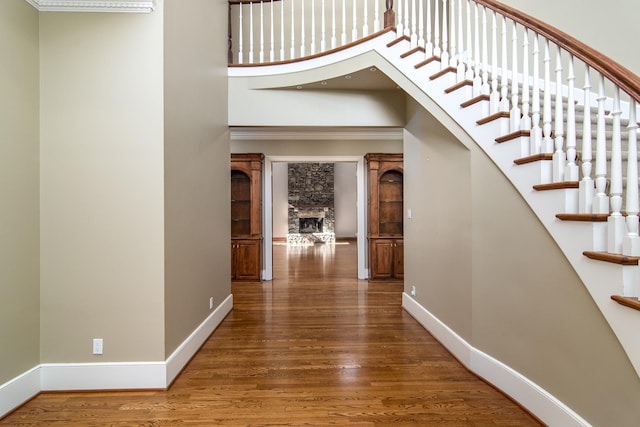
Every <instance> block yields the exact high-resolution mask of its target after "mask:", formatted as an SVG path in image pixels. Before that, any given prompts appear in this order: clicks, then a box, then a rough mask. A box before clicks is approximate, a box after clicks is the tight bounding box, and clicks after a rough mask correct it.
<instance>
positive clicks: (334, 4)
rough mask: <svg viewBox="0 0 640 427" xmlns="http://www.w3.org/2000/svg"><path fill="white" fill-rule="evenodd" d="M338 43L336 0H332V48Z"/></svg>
mask: <svg viewBox="0 0 640 427" xmlns="http://www.w3.org/2000/svg"><path fill="white" fill-rule="evenodd" d="M337 45H338V39H337V38H336V0H331V49H335V48H336V47H337Z"/></svg>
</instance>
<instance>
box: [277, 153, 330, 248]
mask: <svg viewBox="0 0 640 427" xmlns="http://www.w3.org/2000/svg"><path fill="white" fill-rule="evenodd" d="M287 169H288V199H289V209H288V218H289V230H288V233H287V243H288V244H291V245H310V244H315V243H334V242H335V208H334V194H333V192H334V164H333V163H289V165H288V167H287ZM306 220H308V221H306ZM301 224H307V225H311V227H309V226H308V227H307V228H306V229H302V230H301V229H300V225H301ZM320 224H321V225H322V229H321V230H320V229H318V228H320V227H319V225H320ZM314 228H315V229H314Z"/></svg>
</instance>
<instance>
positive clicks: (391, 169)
mask: <svg viewBox="0 0 640 427" xmlns="http://www.w3.org/2000/svg"><path fill="white" fill-rule="evenodd" d="M365 160H366V163H367V178H368V197H367V205H368V225H367V227H368V228H367V236H368V240H369V279H370V280H402V279H403V278H404V238H403V218H404V207H403V174H404V167H403V157H402V154H384V153H369V154H367V155H366V156H365Z"/></svg>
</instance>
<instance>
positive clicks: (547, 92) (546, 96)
mask: <svg viewBox="0 0 640 427" xmlns="http://www.w3.org/2000/svg"><path fill="white" fill-rule="evenodd" d="M552 120H553V118H552V115H551V54H550V52H549V40H547V39H545V41H544V92H543V102H542V135H543V138H542V147H541V149H542V152H543V153H552V152H553V139H552V138H551V123H552Z"/></svg>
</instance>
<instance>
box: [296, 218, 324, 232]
mask: <svg viewBox="0 0 640 427" xmlns="http://www.w3.org/2000/svg"><path fill="white" fill-rule="evenodd" d="M298 219H299V221H300V233H303V234H307V233H322V232H323V228H324V218H298Z"/></svg>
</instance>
